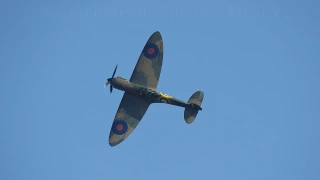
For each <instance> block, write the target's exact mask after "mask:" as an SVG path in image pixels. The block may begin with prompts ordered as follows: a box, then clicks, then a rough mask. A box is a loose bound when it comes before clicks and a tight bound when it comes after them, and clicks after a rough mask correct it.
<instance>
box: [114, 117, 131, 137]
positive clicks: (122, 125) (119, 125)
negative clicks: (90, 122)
mask: <svg viewBox="0 0 320 180" xmlns="http://www.w3.org/2000/svg"><path fill="white" fill-rule="evenodd" d="M127 130H128V125H127V123H126V122H125V121H123V120H116V121H114V123H113V125H112V132H114V133H115V134H117V135H123V134H124V133H126V132H127Z"/></svg>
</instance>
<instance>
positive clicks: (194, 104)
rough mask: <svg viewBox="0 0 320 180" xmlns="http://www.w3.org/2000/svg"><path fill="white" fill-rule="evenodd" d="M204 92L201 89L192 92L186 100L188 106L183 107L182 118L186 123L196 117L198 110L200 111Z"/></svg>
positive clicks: (189, 122)
mask: <svg viewBox="0 0 320 180" xmlns="http://www.w3.org/2000/svg"><path fill="white" fill-rule="evenodd" d="M203 97H204V93H203V92H202V91H197V92H195V93H193V95H192V96H191V97H190V99H189V101H188V104H189V105H188V106H187V107H185V109H184V120H185V121H186V123H188V124H191V123H192V122H193V121H194V119H195V118H196V116H197V114H198V112H199V110H200V111H201V110H202V108H201V104H202V101H203Z"/></svg>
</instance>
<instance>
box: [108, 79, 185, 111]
mask: <svg viewBox="0 0 320 180" xmlns="http://www.w3.org/2000/svg"><path fill="white" fill-rule="evenodd" d="M110 84H111V85H112V86H113V87H114V88H116V89H118V90H120V91H125V92H128V93H131V94H133V95H136V96H140V97H142V98H144V99H146V100H147V101H149V102H151V103H167V104H172V105H175V106H180V107H186V106H188V103H186V102H184V101H182V100H179V99H177V98H174V97H172V96H169V95H167V94H164V93H162V92H158V91H156V90H154V89H150V88H147V87H144V86H141V85H138V84H135V83H132V82H129V81H128V80H126V79H124V78H121V77H116V78H112V79H111V81H110Z"/></svg>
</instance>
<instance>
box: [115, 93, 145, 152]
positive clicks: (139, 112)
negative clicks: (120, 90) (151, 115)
mask: <svg viewBox="0 0 320 180" xmlns="http://www.w3.org/2000/svg"><path fill="white" fill-rule="evenodd" d="M149 105H150V103H149V102H147V101H145V100H144V99H142V98H140V97H138V96H134V95H131V94H129V93H124V95H123V97H122V100H121V102H120V105H119V108H118V111H117V114H116V116H115V118H114V121H113V123H112V127H111V130H110V135H109V144H110V146H116V145H118V144H119V143H121V142H122V141H124V140H125V139H126V138H127V137H128V136H129V135H130V134H131V133H132V131H133V130H134V129H135V128H136V127H137V125H138V124H139V122H140V120H141V119H142V117H143V116H144V114H145V113H146V111H147V109H148V107H149Z"/></svg>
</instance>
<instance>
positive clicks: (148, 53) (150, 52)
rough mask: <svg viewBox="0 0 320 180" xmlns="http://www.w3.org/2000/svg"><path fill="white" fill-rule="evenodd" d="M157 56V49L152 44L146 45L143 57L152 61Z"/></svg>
mask: <svg viewBox="0 0 320 180" xmlns="http://www.w3.org/2000/svg"><path fill="white" fill-rule="evenodd" d="M158 54H159V48H158V46H157V45H155V44H153V43H148V44H146V45H145V46H144V49H143V55H144V56H145V57H146V58H148V59H153V58H155V57H157V56H158Z"/></svg>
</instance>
